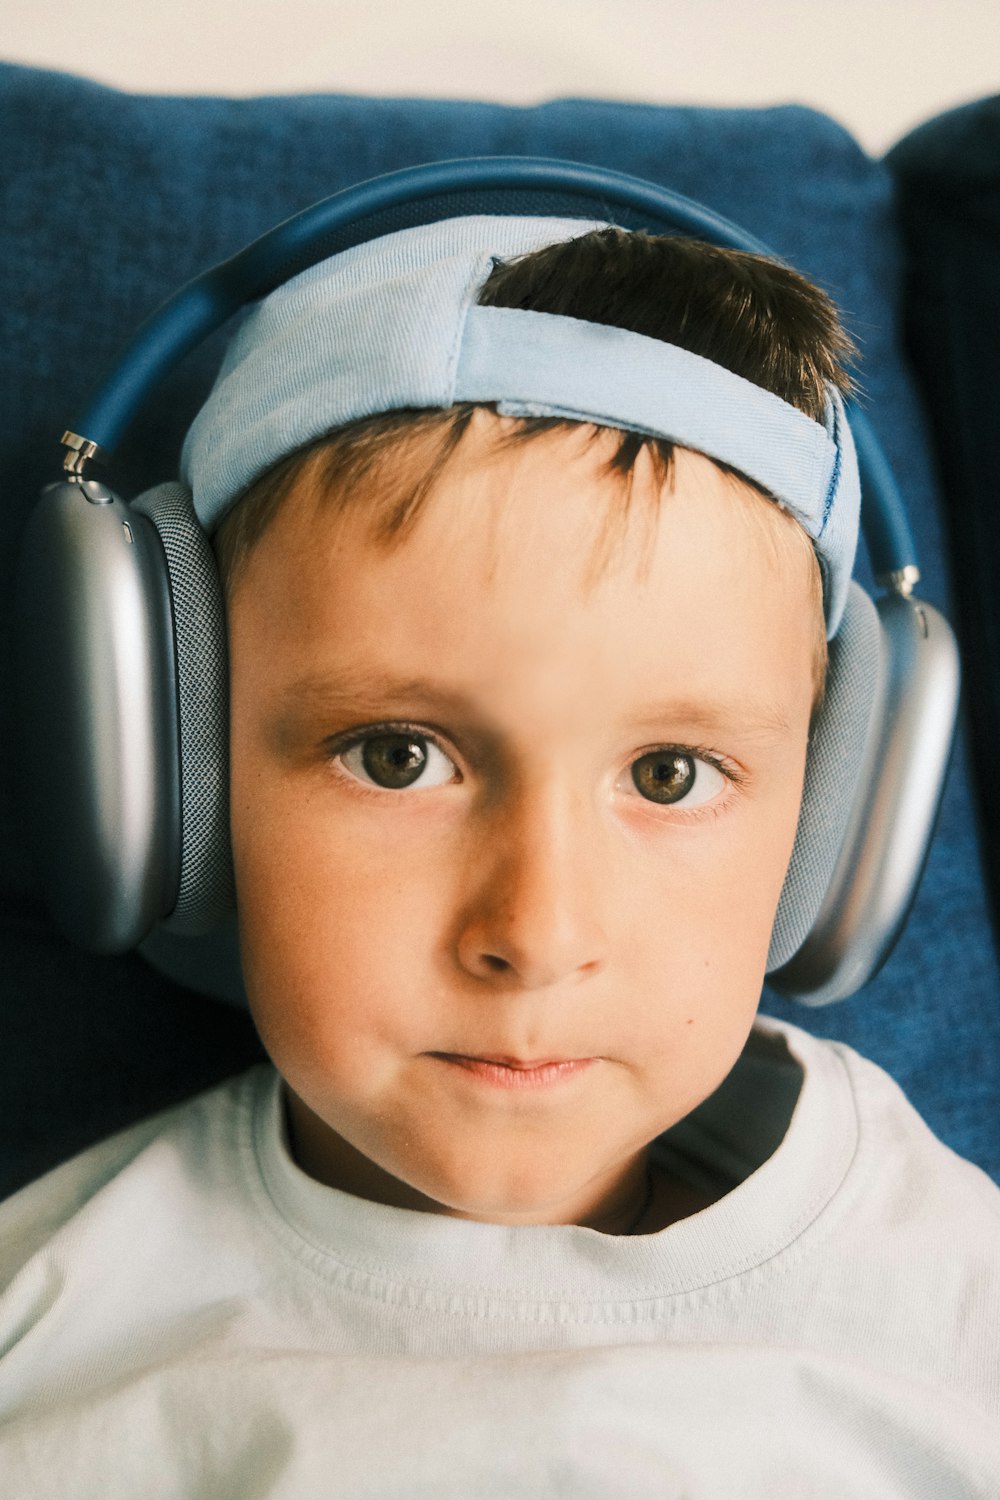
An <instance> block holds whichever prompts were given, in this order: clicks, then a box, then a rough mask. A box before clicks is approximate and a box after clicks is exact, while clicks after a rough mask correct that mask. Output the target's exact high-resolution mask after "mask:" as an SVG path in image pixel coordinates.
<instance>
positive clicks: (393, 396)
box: [182, 217, 860, 636]
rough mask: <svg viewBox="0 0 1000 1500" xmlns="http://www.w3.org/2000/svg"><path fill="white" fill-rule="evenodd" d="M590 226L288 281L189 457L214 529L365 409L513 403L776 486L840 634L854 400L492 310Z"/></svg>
mask: <svg viewBox="0 0 1000 1500" xmlns="http://www.w3.org/2000/svg"><path fill="white" fill-rule="evenodd" d="M594 227H598V226H595V225H594V224H592V223H587V222H584V221H581V220H575V219H574V220H559V219H542V218H529V219H519V218H503V217H481V218H477V217H470V218H462V219H451V220H445V221H443V222H440V223H435V224H429V225H424V226H422V227H420V228H417V229H410V230H403V231H399V232H397V233H395V234H391V235H386V236H385V237H384V238H382V239H379V240H374V241H371V242H369V243H366V244H363V245H359V246H356V247H354V248H353V249H351V250H348V251H345V252H343V253H342V254H341V255H338V256H334V257H332V258H331V259H330V260H328V261H324V262H321V263H320V264H319V265H317V266H313V267H311V268H310V269H309V270H308V271H305V272H303V273H302V275H300V276H297V277H295V278H294V280H292V281H290V282H288V283H286V284H285V285H284V286H282V287H279V288H278V289H277V290H276V291H275V292H273V293H272V294H271V295H270V296H269V297H267V298H266V299H265V300H264V301H263V302H262V303H260V304H259V305H258V306H257V307H256V308H255V309H254V310H253V311H252V312H251V313H250V315H249V316H248V318H247V319H246V321H245V323H244V324H243V326H242V328H241V329H240V330H239V332H238V333H237V335H236V338H235V339H234V341H233V343H232V345H231V346H230V349H229V352H228V354H227V356H226V360H225V362H224V364H223V368H222V371H221V373H220V376H219V379H218V381H217V383H216V387H215V389H214V391H213V392H212V394H211V396H210V397H209V400H208V401H207V403H206V405H205V406H204V407H203V408H202V411H201V412H200V413H199V415H198V417H197V418H196V420H195V422H194V424H193V426H192V428H191V431H190V433H189V434H188V440H187V442H186V444H185V448H184V455H183V460H182V464H183V472H184V477H185V479H186V480H187V482H188V483H189V484H190V486H191V489H192V491H193V494H194V504H195V509H196V512H197V514H198V516H199V519H200V520H201V522H202V524H203V525H204V526H205V527H206V529H207V530H209V531H212V530H214V528H215V526H216V525H217V524H218V522H219V521H220V520H221V518H222V516H223V515H224V514H225V512H226V511H227V510H228V509H229V507H230V506H231V505H232V504H233V503H234V502H235V501H236V500H237V499H238V498H239V496H240V495H241V494H242V493H243V491H244V490H245V489H246V487H247V486H248V485H249V484H250V483H251V482H252V481H253V480H254V479H255V478H256V477H258V476H259V475H260V474H262V473H263V472H264V471H265V470H266V469H268V468H270V467H271V466H272V465H273V464H274V463H276V462H277V461H278V460H279V459H280V458H282V457H284V456H285V455H286V454H288V453H291V452H294V451H295V450H296V449H297V448H300V447H302V446H304V445H305V444H307V443H309V442H311V441H313V440H315V439H316V438H318V437H321V436H322V435H323V434H324V433H326V432H329V431H331V430H332V429H335V428H337V427H340V426H343V425H344V424H345V423H346V422H349V421H353V420H355V419H356V418H358V417H363V416H368V415H372V414H374V413H377V412H381V411H391V410H398V409H399V408H402V407H440V408H444V407H448V406H451V405H453V404H454V403H456V402H460V401H476V402H497V403H498V406H499V409H500V410H501V411H503V412H505V413H508V414H510V415H514V416H557V417H565V418H568V419H571V420H575V421H583V422H595V423H597V424H599V425H602V426H610V427H621V428H626V429H629V430H632V431H636V432H641V433H645V434H649V435H651V436H658V437H663V438H667V439H670V440H671V441H673V442H675V443H677V444H679V445H681V446H683V447H687V448H693V449H696V450H697V451H699V452H701V453H704V454H706V455H707V456H708V457H710V458H714V459H716V460H718V461H720V462H722V463H725V464H728V465H730V466H731V467H732V468H734V469H737V470H738V471H739V472H740V473H742V474H744V475H745V476H746V477H747V478H748V479H749V480H751V481H752V482H753V483H754V484H756V485H758V486H759V487H761V488H763V489H765V490H766V491H768V493H769V494H770V495H772V496H773V498H774V499H775V500H776V501H777V502H778V503H779V504H780V505H782V506H783V507H784V508H786V509H787V510H789V511H790V512H791V513H792V514H793V515H794V516H795V517H796V519H797V520H798V521H799V522H800V524H801V525H802V526H803V528H804V529H805V531H806V532H807V533H808V535H809V536H810V537H811V538H812V539H813V542H814V544H815V547H816V552H817V555H818V557H819V560H820V565H821V568H822V571H823V577H824V602H825V610H826V619H827V630H828V634H830V635H831V636H832V635H833V634H834V633H835V632H836V629H837V626H838V625H839V623H840V618H841V615H842V613H843V608H844V602H845V599H846V594H847V587H848V583H849V581H850V576H851V569H852V567H853V562H854V552H855V547H856V544H857V534H858V522H859V510H860V483H859V479H858V466H857V458H856V455H855V451H854V445H853V442H852V439H851V435H850V429H849V427H848V424H847V420H846V417H845V414H844V408H843V404H842V402H841V399H840V395H839V393H838V392H837V391H836V390H834V389H833V388H832V387H831V388H830V389H829V390H828V397H827V407H826V419H825V422H824V423H823V424H820V423H818V422H814V421H813V420H812V419H811V418H809V417H807V416H806V415H805V414H804V413H803V412H801V411H799V410H798V409H797V408H795V407H793V406H790V405H789V404H788V403H787V402H785V401H782V400H781V399H780V398H779V397H777V396H775V395H773V394H772V393H771V392H769V391H766V390H763V389H762V388H761V387H760V386H757V385H754V384H752V383H751V382H750V381H747V380H744V379H743V378H742V377H740V376H738V375H735V374H733V373H732V372H731V371H729V370H726V369H724V368H723V367H722V366H720V365H717V364H714V363H713V362H712V361H710V360H707V359H704V358H702V357H701V356H700V355H697V354H692V353H690V352H689V351H688V350H685V349H680V348H677V347H676V346H674V345H671V344H665V343H662V342H660V340H658V339H652V338H647V337H645V336H644V335H642V334H637V333H631V332H628V331H626V330H623V329H618V328H609V327H606V326H604V325H598V324H593V323H587V322H584V321H581V320H579V319H576V318H567V317H560V316H556V315H553V314H549V313H537V312H527V311H521V310H518V309H511V308H496V307H480V306H478V295H479V292H480V290H481V288H482V286H483V284H484V282H485V281H486V279H487V278H488V276H489V274H490V272H491V270H492V268H493V265H494V263H495V261H496V260H497V259H502V258H505V257H510V256H512V255H518V254H523V253H526V252H527V251H530V250H533V249H537V248H540V247H541V246H542V245H546V244H553V243H556V242H558V241H560V240H565V239H570V238H573V237H575V236H577V235H580V234H584V233H586V232H587V231H588V230H589V229H592V228H594Z"/></svg>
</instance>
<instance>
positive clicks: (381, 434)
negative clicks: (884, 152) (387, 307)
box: [215, 228, 854, 700]
mask: <svg viewBox="0 0 1000 1500" xmlns="http://www.w3.org/2000/svg"><path fill="white" fill-rule="evenodd" d="M479 301H480V303H481V304H483V305H486V306H493V307H515V308H526V309H530V310H532V311H535V312H548V313H558V314H561V315H563V316H566V317H573V318H580V319H584V320H586V321H588V322H591V323H604V324H608V325H610V326H612V327H615V328H624V329H628V330H630V331H632V332H634V333H641V334H645V335H646V336H647V337H649V338H657V339H662V340H664V341H665V342H669V343H672V344H677V345H680V346H681V347H682V348H685V349H688V350H690V351H691V352H692V353H695V354H699V355H702V356H703V357H704V358H706V359H710V360H712V361H713V362H714V363H716V364H720V365H723V366H725V367H726V368H727V369H729V370H732V371H733V372H734V373H735V374H737V375H741V376H743V377H744V378H745V379H747V380H750V381H752V382H753V383H754V384H755V385H759V386H763V387H764V389H765V390H769V391H772V392H773V393H774V394H775V395H777V396H780V397H781V398H782V400H784V401H787V402H789V403H790V404H791V405H792V406H796V407H798V408H799V409H800V410H801V411H803V412H805V413H806V415H807V416H809V417H811V418H813V419H814V420H817V421H818V420H820V419H821V418H822V415H823V411H824V405H825V387H826V384H827V383H828V382H829V383H832V384H833V385H835V386H836V387H837V388H838V389H839V390H840V391H842V392H844V393H845V394H847V393H849V392H850V391H851V389H852V381H851V377H850V375H849V374H848V373H847V364H848V362H849V360H850V359H851V358H852V356H853V353H854V349H853V345H852V343H851V340H850V339H849V337H848V336H847V334H846V333H845V331H844V329H843V328H842V327H841V324H840V321H839V318H838V315H837V311H836V308H835V307H834V304H833V303H832V301H831V300H830V298H829V297H827V295H826V294H825V293H824V292H822V291H821V290H820V289H819V288H818V287H816V286H814V285H813V284H812V283H811V282H809V281H807V280H806V279H805V277H803V276H800V275H799V274H798V272H796V271H793V270H791V269H789V268H788V267H787V266H784V265H781V264H780V262H777V261H773V260H770V259H767V258H766V257H763V256H758V255H750V254H747V253H745V252H743V251H738V250H727V249H721V248H719V247H717V246H715V245H708V244H704V243H702V242H701V241H699V240H691V239H685V238H681V237H678V236H672V235H670V236H667V235H651V234H646V233H643V232H638V231H637V232H632V233H628V232H626V231H624V230H621V229H615V228H608V229H599V230H593V231H591V232H589V233H586V234H583V235H581V236H579V237H578V238H576V239H573V240H568V241H563V242H560V243H559V244H555V245H550V246H547V247H545V248H544V249H542V250H537V251H534V252H532V253H530V254H528V255H523V256H519V257H518V258H517V259H514V260H511V261H506V262H498V263H497V264H496V265H495V266H494V269H493V271H492V273H491V275H490V276H489V278H488V279H487V281H486V283H485V285H484V286H483V288H482V290H481V292H480V295H479ZM474 410H475V407H474V406H472V405H471V404H468V403H465V404H462V405H458V406H453V407H450V408H447V409H445V410H426V409H421V410H402V411H392V412H387V413H380V414H378V415H376V416H372V417H364V418H361V419H359V420H358V421H355V422H351V423H349V424H347V425H346V426H344V427H341V428H339V429H338V430H336V431H335V432H332V433H330V434H328V435H326V436H324V437H322V438H320V439H318V440H317V441H316V442H314V443H312V444H310V445H309V446H308V447H307V448H305V449H302V450H300V451H298V452H295V453H291V454H289V455H288V456H287V457H286V458H284V459H282V460H281V461H280V462H279V463H278V464H276V465H275V466H274V467H273V468H272V469H270V470H269V471H268V473H266V474H265V475H263V476H262V477H261V478H260V479H258V480H257V481H256V482H255V483H254V484H253V485H252V486H251V487H250V489H249V490H248V491H247V494H246V495H245V496H244V497H243V499H242V500H241V501H240V502H239V503H238V504H237V505H235V506H234V507H233V509H232V510H230V512H229V514H228V515H227V516H226V517H225V519H224V520H223V522H222V524H221V526H220V527H219V530H218V533H217V535H216V538H215V548H216V555H217V557H218V560H219V568H220V572H221V574H222V577H223V582H224V585H225V586H226V587H227V588H228V587H230V586H231V584H232V581H233V579H234V577H235V575H236V574H237V573H238V571H239V569H240V568H241V566H242V564H243V562H244V561H245V559H246V558H247V557H248V555H249V553H250V551H251V550H252V548H253V546H254V545H255V543H256V541H257V540H258V539H259V537H260V536H261V535H262V534H263V532H264V531H265V530H266V528H267V527H268V525H269V524H270V522H271V520H272V519H273V517H274V516H275V514H276V513H277V511H278V509H279V508H280V506H281V503H282V501H283V500H284V498H285V497H286V496H287V495H288V493H289V492H290V490H291V489H292V488H293V486H294V487H298V486H299V485H305V486H308V487H309V488H310V489H313V488H314V487H316V488H317V489H318V491H319V492H321V493H324V494H326V493H328V494H330V495H336V497H337V501H338V503H339V504H341V505H343V506H345V507H346V506H347V505H349V504H350V503H351V502H352V501H354V500H356V499H357V498H358V497H359V496H363V498H364V502H365V504H366V506H368V507H369V509H370V512H371V517H372V526H373V535H374V537H375V539H376V540H377V541H379V542H381V543H382V544H383V545H385V546H392V545H395V544H396V543H397V542H398V541H400V540H401V539H402V538H403V537H404V536H405V535H406V533H407V532H408V531H409V529H410V528H411V527H412V526H413V524H414V523H415V521H416V518H417V516H418V514H419V512H420V509H421V507H422V505H423V504H424V502H425V500H426V498H427V496H428V495H429V494H430V492H431V491H432V489H433V487H434V484H435V482H436V480H437V478H438V477H439V475H440V474H441V472H442V471H443V469H444V468H445V466H446V465H447V463H448V460H449V458H450V457H451V455H452V453H453V452H454V451H455V449H456V448H457V446H458V444H459V443H460V442H461V440H462V437H463V435H464V433H465V431H466V430H467V428H468V425H469V422H470V420H471V418H472V413H473V411H474ZM564 425H565V421H564V419H562V418H556V417H532V418H524V419H519V420H518V421H517V422H516V423H515V424H513V429H512V430H511V431H510V432H509V434H508V435H507V437H506V438H505V441H510V442H520V441H523V440H526V439H530V438H531V437H533V436H536V435H537V434H538V433H540V432H543V431H547V430H550V429H552V428H556V427H560V426H564ZM595 435H596V430H595ZM617 436H618V442H617V446H616V449H615V451H614V453H613V454H612V456H611V458H610V459H609V460H608V469H609V471H610V472H613V473H616V474H617V475H619V476H620V477H621V480H622V484H621V490H620V493H621V496H622V504H621V506H620V507H619V508H618V510H617V513H616V514H615V515H613V516H610V515H609V525H608V535H607V538H606V540H608V542H609V546H610V543H611V541H612V533H614V532H615V531H617V532H618V533H620V531H621V529H622V528H623V527H624V525H625V524H626V521H627V516H628V509H629V502H630V500H631V492H632V477H633V472H634V468H635V464H636V461H637V459H638V457H639V455H640V453H643V452H646V453H648V455H649V457H650V459H651V460H652V461H653V465H654V472H655V474H656V476H657V478H658V479H659V481H660V482H661V486H662V482H663V481H665V480H666V479H667V478H668V477H669V474H670V470H671V464H672V459H673V444H672V443H670V442H668V441H667V440H666V439H663V438H655V437H654V438H651V437H647V436H644V435H642V434H639V433H634V432H627V431H621V432H619V433H618V434H617ZM390 457H391V458H392V460H393V461H392V462H391V463H390V462H389V459H390ZM719 467H720V468H722V469H723V470H724V471H725V472H728V473H733V474H734V473H735V471H733V470H731V469H728V468H727V466H726V465H722V464H720V465H719ZM414 473H416V474H418V476H419V477H418V478H417V479H416V480H414V478H413V476H414ZM736 478H738V479H740V480H742V481H743V483H748V484H751V487H752V488H754V489H757V490H760V487H759V486H756V485H752V483H751V481H748V480H745V479H743V476H742V475H739V474H736ZM375 481H377V482H375ZM761 493H763V492H762V491H761ZM767 498H768V499H770V498H772V497H770V496H767ZM775 514H776V515H777V514H778V512H777V511H775ZM783 519H784V521H785V522H786V524H787V525H788V526H789V527H791V528H793V529H794V530H795V531H796V532H798V533H799V535H800V536H801V538H802V539H803V541H804V542H806V543H808V538H806V537H805V533H804V532H802V531H801V529H800V528H799V527H798V526H797V524H796V523H795V522H793V521H792V520H791V519H790V518H789V517H788V516H787V515H784V516H783ZM808 545H809V551H810V554H811V556H812V560H813V569H814V579H813V582H814V595H815V597H816V600H817V613H818V615H819V619H820V624H822V585H821V581H820V575H819V565H818V563H817V562H816V560H815V555H814V554H813V553H812V546H811V543H808ZM818 635H819V640H818V641H817V649H816V661H815V677H816V684H817V700H818V698H819V695H820V693H821V690H822V682H823V677H824V673H825V665H826V638H825V632H824V631H823V630H819V631H818Z"/></svg>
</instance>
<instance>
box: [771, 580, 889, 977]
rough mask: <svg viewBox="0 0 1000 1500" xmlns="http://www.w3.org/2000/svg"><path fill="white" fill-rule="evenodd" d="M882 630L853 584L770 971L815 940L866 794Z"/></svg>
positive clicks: (810, 759) (815, 733) (814, 743)
mask: <svg viewBox="0 0 1000 1500" xmlns="http://www.w3.org/2000/svg"><path fill="white" fill-rule="evenodd" d="M881 630H882V627H881V624H880V621H879V617H878V611H877V610H876V608H875V605H874V604H873V603H872V601H871V599H869V597H868V595H867V594H866V593H865V592H864V590H863V589H861V588H860V587H859V586H858V585H857V584H856V583H854V582H852V583H851V586H850V590H849V592H848V597H847V606H846V608H845V611H844V616H843V619H842V621H841V624H840V628H839V630H838V631H837V634H836V636H835V637H834V638H833V640H832V641H831V642H830V664H829V668H828V671H827V678H826V692H825V694H824V697H823V703H822V705H821V707H820V710H819V712H818V714H817V715H816V719H815V722H814V724H813V728H812V733H811V735H810V737H809V753H808V756H807V759H806V774H805V785H804V788H803V792H802V809H801V812H800V813H799V826H798V830H797V832H796V835H795V844H794V846H793V848H792V858H791V861H790V863H789V866H788V873H787V874H786V876H785V883H784V886H783V887H782V891H781V899H780V901H779V902H778V911H777V915H776V917H775V920H774V928H773V931H772V933H771V947H770V951H769V953H768V956H767V968H768V973H770V972H771V971H772V970H774V969H779V968H780V967H781V966H782V964H785V963H787V962H788V960H789V959H790V958H791V957H792V955H793V954H794V953H797V952H798V950H799V948H801V946H802V944H803V943H804V942H805V940H806V938H807V936H808V935H809V930H810V928H811V927H812V925H813V923H814V922H815V920H816V918H817V916H818V915H819V910H820V907H821V906H822V904H823V901H824V898H825V896H826V893H827V890H828V888H829V885H830V880H831V877H832V875H833V872H834V868H835V866H836V863H837V857H838V855H839V854H840V850H841V847H842V845H843V842H844V838H845V835H846V833H847V828H848V824H849V822H850V818H851V812H852V809H853V806H854V802H855V798H856V797H859V796H864V795H865V793H866V790H867V789H866V787H865V785H864V782H863V777H862V775H861V772H862V769H863V767H864V765H865V760H866V756H865V749H866V746H867V744H868V742H869V736H870V734H871V732H872V728H873V720H874V718H875V714H876V709H877V705H878V704H879V702H880V701H881V696H882V690H881V681H882V650H881Z"/></svg>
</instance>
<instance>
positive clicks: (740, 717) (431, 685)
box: [284, 668, 792, 739]
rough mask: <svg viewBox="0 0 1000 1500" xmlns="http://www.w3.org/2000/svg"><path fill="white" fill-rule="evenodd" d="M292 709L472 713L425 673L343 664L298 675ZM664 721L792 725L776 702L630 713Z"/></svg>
mask: <svg viewBox="0 0 1000 1500" xmlns="http://www.w3.org/2000/svg"><path fill="white" fill-rule="evenodd" d="M284 701H285V704H286V705H287V707H288V709H289V710H291V711H295V710H301V709H302V708H303V707H306V709H307V711H308V710H311V709H314V708H315V709H324V708H342V707H343V708H350V709H351V711H352V712H353V713H362V714H364V713H366V712H367V711H369V710H371V711H372V712H373V713H384V712H385V710H386V708H387V706H389V705H391V704H392V703H393V702H406V703H412V704H421V705H424V704H426V705H427V706H428V707H429V708H434V709H438V708H439V709H444V710H445V711H451V712H461V713H463V714H465V715H468V714H469V713H470V710H472V711H473V712H476V709H475V705H474V704H473V703H472V702H471V701H470V699H469V698H468V696H467V695H466V694H465V693H463V692H461V691H460V690H456V689H453V688H449V687H447V686H446V685H445V684H443V683H440V682H432V681H430V680H429V679H427V678H425V677H403V676H397V675H395V674H394V673H392V672H371V671H368V672H364V671H361V670H359V669H352V668H346V669H344V670H341V671H339V672H337V673H336V674H334V673H326V672H313V673H308V674H307V675H306V676H304V677H300V678H298V679H297V681H296V682H294V683H293V684H292V685H291V687H290V688H289V689H288V690H287V693H286V694H285V695H284ZM669 720H675V721H679V722H681V723H683V724H684V725H685V726H688V727H695V728H698V729H702V730H704V731H705V732H706V733H720V732H725V731H728V732H730V733H732V732H735V731H738V732H739V733H740V734H742V735H752V736H754V737H758V736H759V737H761V738H765V739H770V738H775V737H781V736H784V735H789V734H791V732H792V728H791V724H790V722H789V718H788V715H787V713H786V712H784V710H783V709H782V708H781V707H780V706H779V705H778V704H775V703H770V702H765V701H761V700H757V699H749V698H732V699H727V700H726V701H725V702H724V703H713V702H707V701H705V700H704V699H699V698H675V699H664V700H662V701H652V702H648V703H645V704H643V705H642V706H641V707H640V708H639V709H638V711H637V712H636V713H635V714H634V715H630V717H629V725H630V727H631V728H634V729H653V728H656V727H658V726H661V725H662V724H664V723H665V722H667V721H669Z"/></svg>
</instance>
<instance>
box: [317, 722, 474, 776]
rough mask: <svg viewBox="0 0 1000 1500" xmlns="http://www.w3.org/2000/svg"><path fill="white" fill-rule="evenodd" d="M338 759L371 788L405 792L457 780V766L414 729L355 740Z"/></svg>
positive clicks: (385, 732) (387, 731)
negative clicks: (418, 786)
mask: <svg viewBox="0 0 1000 1500" xmlns="http://www.w3.org/2000/svg"><path fill="white" fill-rule="evenodd" d="M338 759H339V760H340V761H341V763H342V764H343V766H344V767H345V768H346V770H348V771H350V773H351V775H352V776H356V777H357V779H358V780H359V781H361V782H365V783H367V784H368V785H369V786H378V787H382V788H383V790H385V791H393V792H402V791H405V790H406V789H407V788H408V787H411V786H416V785H417V783H418V782H419V783H420V786H421V788H423V787H430V786H441V785H442V784H443V783H445V782H447V781H452V780H454V777H455V767H454V766H453V765H452V763H451V761H450V760H449V759H448V757H447V756H446V755H445V754H444V752H443V751H442V750H439V749H438V747H437V745H435V744H434V742H433V741H432V740H428V739H426V738H425V737H424V736H423V735H422V734H414V733H413V731H412V730H406V729H404V730H398V731H392V730H386V731H383V732H382V733H380V734H368V735H365V736H364V738H363V739H359V740H355V742H354V744H353V745H349V746H348V747H347V749H346V750H342V751H341V753H340V755H339V756H338Z"/></svg>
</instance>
